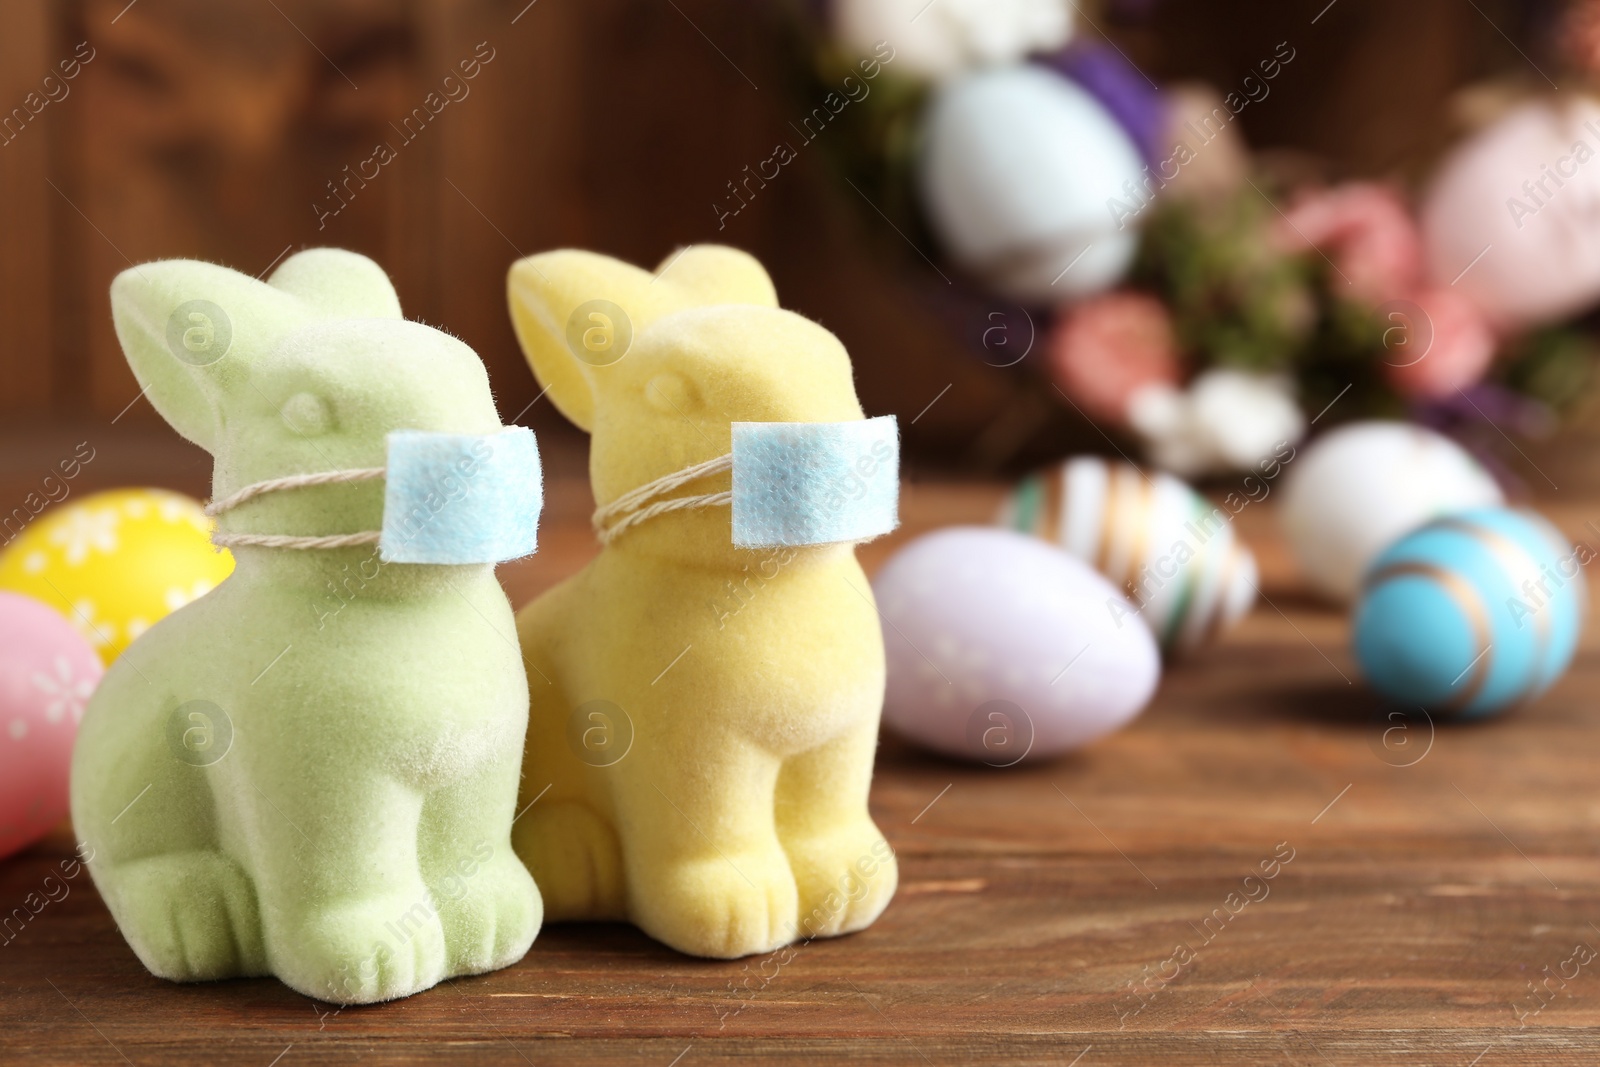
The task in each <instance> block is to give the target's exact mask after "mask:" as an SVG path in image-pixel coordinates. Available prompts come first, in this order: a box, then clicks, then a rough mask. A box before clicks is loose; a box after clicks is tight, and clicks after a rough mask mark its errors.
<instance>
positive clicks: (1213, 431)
mask: <svg viewBox="0 0 1600 1067" xmlns="http://www.w3.org/2000/svg"><path fill="white" fill-rule="evenodd" d="M1290 388H1291V386H1290V383H1289V382H1288V381H1287V380H1286V379H1284V378H1281V377H1278V376H1276V375H1262V374H1249V373H1246V372H1244V371H1237V370H1227V369H1217V370H1209V371H1206V372H1205V373H1204V374H1202V375H1200V376H1199V377H1198V378H1196V379H1195V380H1194V382H1193V383H1192V384H1191V385H1190V386H1189V388H1188V389H1187V390H1185V391H1182V392H1180V391H1179V390H1178V389H1176V388H1174V387H1173V386H1171V385H1169V384H1165V383H1161V384H1154V385H1149V386H1146V387H1145V388H1143V389H1141V390H1139V391H1138V392H1137V393H1135V394H1134V396H1133V397H1132V401H1131V403H1130V404H1129V408H1128V421H1129V422H1130V423H1131V424H1132V425H1133V428H1134V430H1135V431H1136V432H1137V433H1138V434H1139V435H1140V436H1141V437H1142V438H1144V441H1145V448H1146V451H1147V452H1148V453H1149V457H1150V461H1151V462H1152V463H1154V464H1155V465H1156V466H1159V467H1161V468H1162V469H1164V470H1169V471H1172V472H1173V473H1174V474H1176V475H1178V476H1179V477H1184V478H1192V477H1197V476H1199V475H1203V474H1211V473H1219V472H1224V471H1233V470H1244V469H1246V468H1248V467H1250V466H1252V465H1253V464H1255V463H1256V462H1257V461H1258V460H1260V459H1261V458H1262V457H1264V456H1266V455H1268V454H1269V453H1271V452H1273V451H1274V450H1275V449H1276V448H1277V447H1278V445H1279V444H1280V443H1281V442H1286V441H1287V442H1290V443H1293V442H1295V441H1298V440H1299V439H1300V437H1301V436H1302V435H1303V434H1304V433H1305V417H1304V416H1302V415H1301V414H1300V408H1299V406H1298V405H1296V404H1295V402H1294V399H1293V397H1291V396H1290V395H1289V391H1290Z"/></svg>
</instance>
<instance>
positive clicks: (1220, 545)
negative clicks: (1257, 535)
mask: <svg viewBox="0 0 1600 1067" xmlns="http://www.w3.org/2000/svg"><path fill="white" fill-rule="evenodd" d="M1000 523H1001V525H1004V526H1009V527H1011V528H1012V529H1014V530H1021V531H1023V532H1025V533H1031V534H1034V535H1035V536H1038V537H1042V538H1044V539H1045V540H1046V541H1050V542H1052V543H1054V544H1057V545H1060V546H1061V547H1062V548H1065V549H1066V550H1067V551H1068V552H1070V553H1071V554H1072V555H1074V556H1077V557H1078V558H1079V559H1081V560H1083V561H1084V562H1085V563H1088V564H1090V565H1091V566H1093V567H1094V568H1095V569H1096V570H1098V571H1099V572H1100V573H1101V574H1103V575H1105V577H1107V578H1109V579H1110V580H1111V581H1112V583H1113V584H1115V585H1116V586H1117V587H1118V588H1119V589H1121V590H1122V591H1123V592H1125V593H1126V594H1127V596H1128V599H1129V600H1130V601H1131V602H1132V603H1133V604H1134V605H1135V606H1137V607H1138V608H1139V614H1140V615H1141V617H1143V618H1144V620H1145V621H1146V622H1147V623H1148V624H1149V626H1150V629H1151V630H1152V631H1153V632H1154V633H1155V635H1156V639H1157V640H1158V641H1160V643H1161V647H1162V648H1164V649H1166V650H1167V651H1168V652H1175V651H1188V650H1190V649H1194V648H1198V647H1199V646H1201V645H1203V644H1205V643H1206V642H1207V641H1209V640H1211V639H1212V638H1213V637H1214V636H1216V635H1217V634H1218V633H1220V632H1221V631H1222V630H1224V629H1226V628H1227V627H1229V626H1231V625H1232V624H1233V623H1235V622H1237V621H1238V620H1239V618H1240V617H1241V616H1243V615H1244V613H1245V612H1246V611H1248V610H1249V609H1250V605H1251V603H1252V602H1253V601H1254V600H1255V593H1256V560H1255V556H1254V555H1252V554H1251V552H1250V550H1249V549H1248V548H1246V547H1245V546H1244V545H1242V544H1240V543H1239V540H1238V539H1237V538H1236V537H1235V536H1234V532H1233V525H1232V522H1231V517H1230V516H1229V515H1228V513H1227V512H1225V511H1224V510H1223V509H1221V508H1219V507H1215V506H1213V505H1212V504H1211V503H1210V502H1209V501H1207V500H1206V499H1205V498H1204V497H1202V496H1201V495H1200V494H1199V493H1197V492H1195V491H1194V490H1193V489H1191V488H1189V486H1187V485H1185V484H1184V483H1183V482H1181V481H1179V480H1178V479H1176V478H1174V477H1172V476H1171V475H1169V474H1160V473H1155V472H1146V471H1142V470H1140V469H1139V468H1138V467H1135V466H1133V465H1132V464H1131V463H1118V462H1113V461H1108V460H1104V459H1100V458H1099V457H1096V456H1082V457H1078V458H1075V459H1070V460H1067V461H1066V462H1065V463H1063V464H1061V465H1060V466H1058V467H1053V468H1050V469H1047V470H1043V471H1039V472H1038V473H1036V474H1034V475H1032V476H1030V477H1028V478H1027V479H1025V480H1024V481H1023V482H1022V484H1021V485H1019V486H1018V487H1017V489H1016V491H1015V492H1013V493H1012V494H1011V495H1010V496H1009V497H1008V498H1007V499H1006V502H1005V504H1004V505H1002V507H1001V512H1000Z"/></svg>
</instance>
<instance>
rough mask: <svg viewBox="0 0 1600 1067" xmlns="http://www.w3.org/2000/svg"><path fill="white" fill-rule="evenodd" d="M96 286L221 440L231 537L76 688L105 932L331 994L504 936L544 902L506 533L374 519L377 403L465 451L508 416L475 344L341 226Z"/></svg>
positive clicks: (516, 952) (380, 465) (389, 483)
mask: <svg viewBox="0 0 1600 1067" xmlns="http://www.w3.org/2000/svg"><path fill="white" fill-rule="evenodd" d="M111 303H112V310H113V314H114V317H115V321H116V330H117V336H118V338H119V339H120V341H121V343H122V347H123V350H124V352H125V353H126V355H127V358H128V362H129V364H130V365H131V366H132V368H133V371H134V374H135V376H136V377H137V378H138V380H139V383H140V384H141V385H142V386H143V387H144V389H145V390H146V392H145V395H146V396H148V398H149V399H150V401H151V403H152V404H154V405H155V407H156V409H157V410H158V411H159V412H160V413H161V414H162V416H164V417H165V418H166V420H167V421H168V422H169V423H171V424H172V426H173V427H174V428H175V429H176V430H177V431H178V432H179V433H180V434H182V435H183V436H184V437H186V438H188V439H189V440H190V441H193V442H195V443H196V444H198V445H200V446H201V447H203V448H205V449H206V450H207V451H209V452H210V453H211V454H212V455H213V457H214V458H215V461H216V462H215V469H214V476H213V486H212V488H213V495H214V498H215V500H216V501H218V502H220V503H214V504H213V505H212V508H211V510H212V513H213V514H218V513H220V518H219V519H218V523H217V533H216V536H215V538H214V540H216V541H217V543H218V544H221V545H228V546H230V547H231V548H232V550H233V552H234V554H235V557H236V561H237V565H236V567H235V570H234V573H233V574H232V575H231V576H230V577H229V578H228V579H227V580H226V581H225V582H223V583H222V584H221V585H220V586H218V587H217V588H216V589H215V590H213V591H212V592H211V593H208V594H207V595H205V596H203V597H201V598H200V599H199V600H196V601H195V602H193V603H191V604H189V605H188V606H186V607H184V608H182V609H181V610H179V611H177V612H175V613H174V614H172V615H170V616H168V617H167V618H165V619H164V620H162V621H161V622H159V623H158V624H156V625H155V626H154V627H152V628H151V629H150V630H149V631H148V632H147V633H146V634H144V635H143V636H142V637H141V638H139V640H138V641H137V642H135V643H134V645H133V646H132V647H130V648H129V649H128V651H127V652H126V653H124V654H123V656H122V657H121V658H120V659H119V660H117V661H116V662H115V663H114V664H112V666H111V668H110V670H108V671H107V673H106V676H105V680H104V682H103V684H102V685H101V686H100V688H99V690H98V691H97V692H96V693H95V695H94V698H93V700H92V701H91V702H90V705H89V707H88V709H87V711H86V713H85V715H84V719H83V724H82V730H81V733H80V735H79V737H78V742H77V748H76V750H75V753H74V758H73V767H72V816H73V822H74V824H75V827H76V831H77V835H78V839H79V841H80V847H81V849H82V850H83V852H84V853H85V854H86V855H88V856H90V861H89V869H90V871H91V873H92V874H93V877H94V882H95V885H96V886H97V887H98V888H99V890H100V893H101V894H102V896H103V897H104V898H105V901H106V904H107V905H108V906H109V908H110V909H111V913H112V915H113V916H114V917H115V919H116V922H117V925H118V927H119V928H120V929H121V931H122V933H123V936H124V937H126V938H127V940H128V943H129V944H130V945H131V946H132V947H133V950H134V951H135V952H136V953H137V954H138V956H139V959H140V960H141V961H142V962H143V963H144V964H145V966H146V967H148V968H149V969H150V970H151V971H152V972H153V973H155V974H157V975H159V976H161V977H163V978H168V979H172V980H174V981H199V980H206V979H217V978H227V977H234V976H249V975H268V974H271V975H276V976H277V977H278V978H279V979H280V980H282V981H283V982H284V983H285V984H287V985H289V986H290V987H292V988H294V989H296V990H298V991H299V992H301V993H304V994H306V995H307V996H311V997H316V998H318V999H321V1000H326V1001H331V1002H335V1003H341V1004H358V1003H370V1002H374V1001H381V1000H389V999H392V998H395V997H402V996H406V995H409V994H411V993H415V992H417V991H419V990H422V989H426V988H428V987H429V986H431V985H433V984H435V983H437V982H439V981H440V980H442V979H445V978H449V977H451V976H454V975H461V974H476V973H481V972H484V971H489V970H493V969H496V968H499V967H505V966H507V965H509V964H511V963H514V962H516V961H517V960H519V959H520V958H522V956H523V954H524V953H526V952H527V950H528V947H529V945H530V944H532V942H533V939H534V936H535V935H536V934H537V933H538V930H539V925H540V922H541V919H542V917H543V906H542V902H541V900H540V897H539V892H538V890H537V888H536V887H535V886H534V883H533V880H532V878H531V877H530V876H529V875H528V872H527V870H526V869H525V868H524V867H523V865H522V863H521V861H519V860H518V858H517V856H516V854H515V853H514V852H513V851H512V848H511V826H512V822H513V821H514V808H515V800H516V795H517V784H518V773H519V755H520V753H521V751H522V739H523V736H524V733H525V731H526V728H527V709H528V690H527V682H526V676H525V674H524V671H523V665H522V659H521V656H520V654H519V651H518V648H517V644H516V628H515V623H514V621H513V618H512V614H511V608H510V605H509V604H508V603H507V601H506V597H505V594H504V593H503V592H502V591H501V588H500V586H499V584H498V583H497V582H496V580H495V576H494V565H493V560H494V559H498V558H509V557H508V556H507V555H503V554H502V555H498V556H496V555H490V556H489V557H488V558H487V560H486V561H481V560H483V559H484V557H483V555H482V553H481V551H480V552H478V554H476V555H473V557H472V558H473V559H475V560H480V561H476V562H454V563H427V562H406V561H404V560H406V559H409V558H415V554H413V555H412V556H407V554H406V553H405V552H404V551H401V552H398V553H397V552H393V551H391V547H392V546H391V545H390V544H389V543H388V542H387V541H382V542H376V538H377V534H375V533H373V532H372V531H375V530H376V529H377V528H378V526H379V525H380V523H381V525H382V526H383V537H384V538H386V539H387V538H388V537H389V532H390V528H391V526H392V524H393V522H394V520H395V514H394V512H395V509H396V505H395V499H396V497H395V494H396V492H397V478H398V477H399V472H398V471H397V469H396V447H397V446H396V443H395V440H394V439H395V438H396V437H397V436H405V435H404V434H401V433H397V432H401V431H413V432H414V433H411V434H410V436H411V437H412V438H416V439H420V440H422V441H423V442H424V444H427V443H428V442H444V443H445V444H447V445H449V444H451V443H457V444H459V443H460V442H469V443H470V444H471V447H472V448H473V449H475V450H477V451H478V453H480V454H483V455H488V454H489V453H491V452H494V454H496V455H498V454H500V453H499V452H498V451H495V448H496V446H495V442H496V441H499V440H501V438H500V437H498V436H496V435H502V434H506V435H510V434H514V433H516V431H512V430H506V429H505V428H503V427H502V426H501V424H500V419H499V416H498V415H497V414H496V412H495V407H494V401H493V398H492V396H491V395H490V391H489V382H488V378H487V376H486V375H485V373H484V369H483V364H482V363H481V362H480V361H479V360H478V358H477V356H476V355H475V354H474V353H473V352H472V350H471V349H469V348H468V347H467V346H466V345H464V344H462V343H461V342H459V341H457V340H455V339H454V338H452V337H450V336H448V335H446V334H444V333H442V332H440V331H438V330H434V329H430V328H429V327H427V326H424V325H421V324H419V323H415V322H407V321H405V320H404V319H402V318H401V316H400V306H399V301H398V299H397V298H396V296H395V292H394V289H393V288H392V287H391V285H390V283H389V280H388V278H387V277H385V275H384V274H383V272H382V270H381V269H380V268H379V267H378V266H377V265H376V264H374V263H373V262H372V261H370V260H368V259H366V258H365V257H363V256H359V255H355V254H353V253H350V252H341V251H336V250H332V249H316V250H312V251H307V252H302V253H300V254H298V255H295V256H293V257H291V258H290V259H288V260H286V261H285V262H284V263H283V265H282V266H280V267H279V268H278V269H277V270H276V271H275V272H274V273H273V274H272V276H271V278H270V280H268V281H267V282H260V281H257V280H255V279H253V278H251V277H249V276H247V275H244V274H240V273H237V272H235V271H232V270H228V269H226V268H223V267H218V266H213V265H211V264H207V263H198V262H193V261H183V260H174V261H166V262H159V263H147V264H144V265H142V266H139V267H135V268H132V269H130V270H127V271H125V272H123V273H122V274H121V275H119V276H118V277H117V279H116V281H115V282H114V283H113V284H112V287H111ZM520 433H521V434H523V435H525V436H526V438H527V441H526V445H527V447H528V448H531V447H532V435H531V434H528V433H527V431H520ZM386 446H387V449H388V451H387V453H386ZM469 460H470V456H469ZM386 461H387V464H388V468H387V470H385V464H386ZM491 466H492V464H484V465H481V468H480V466H475V465H474V464H473V463H472V462H468V463H466V464H463V466H462V468H461V471H460V477H461V478H462V479H465V481H466V482H470V481H471V480H472V479H473V477H475V476H476V477H478V478H479V480H480V481H484V482H487V480H488V479H487V478H486V477H485V476H484V475H482V474H481V472H480V470H488V469H490V467H491ZM523 473H526V471H525V470H524V471H523ZM532 473H533V476H534V477H535V479H536V478H537V455H536V453H535V454H534V460H533V468H532ZM446 477H447V481H448V477H449V475H447V476H446ZM462 484H464V483H461V482H460V480H459V479H458V484H456V486H455V489H460V488H461V485H462ZM454 491H455V490H454V489H452V490H449V491H448V492H447V491H445V490H440V491H439V492H438V493H435V494H432V495H430V496H429V497H428V498H427V499H428V504H427V505H426V506H421V505H418V507H417V508H416V509H415V510H414V511H413V512H412V518H413V519H415V520H416V521H418V522H419V523H420V524H422V525H426V524H428V523H429V522H433V520H434V518H435V514H434V512H430V511H428V510H427V509H428V508H430V507H434V505H435V504H437V505H438V507H440V508H444V507H446V505H448V504H449V502H450V500H455V499H457V497H456V496H454V495H451V494H452V493H454ZM535 492H537V489H536V488H535ZM447 496H448V497H449V498H450V500H447V499H446V497H447ZM474 499H477V498H474ZM534 510H535V513H536V510H537V508H536V505H535V509H534ZM441 514H443V513H441ZM446 517H448V516H446ZM469 517H470V516H469ZM535 521H536V516H535ZM443 522H444V519H443V518H440V519H439V520H438V522H437V523H434V528H433V530H432V532H437V530H438V528H439V526H440V524H442V523H443ZM426 540H427V538H426V537H422V538H420V541H426ZM375 542H376V544H377V547H375ZM525 551H531V545H530V546H525V547H524V548H523V549H522V550H520V551H519V553H518V554H521V553H523V552H525ZM422 555H423V556H426V553H422Z"/></svg>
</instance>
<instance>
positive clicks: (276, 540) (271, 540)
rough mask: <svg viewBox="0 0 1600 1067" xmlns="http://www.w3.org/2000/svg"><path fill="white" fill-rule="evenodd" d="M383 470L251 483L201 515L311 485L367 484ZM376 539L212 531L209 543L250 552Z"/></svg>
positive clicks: (371, 535)
mask: <svg viewBox="0 0 1600 1067" xmlns="http://www.w3.org/2000/svg"><path fill="white" fill-rule="evenodd" d="M385 470H386V468H384V467H359V468H356V469H353V470H343V471H317V472H315V473H312V474H290V475H285V476H284V477H282V478H268V479H267V480H265V481H261V482H252V483H251V484H249V485H247V486H245V487H244V488H243V489H240V490H239V491H238V492H236V493H233V494H232V495H230V496H228V497H225V498H223V499H222V500H213V501H212V502H211V503H209V504H207V505H206V508H205V511H206V514H207V515H210V516H212V517H213V518H214V517H216V516H218V515H221V514H222V513H223V512H225V511H231V510H233V509H234V508H236V507H238V506H239V505H241V504H245V503H248V502H249V501H251V500H254V499H255V498H256V497H258V496H261V495H263V494H265V493H276V492H280V491H282V490H284V489H300V488H304V487H305V486H311V485H338V484H343V483H348V482H369V481H373V480H375V479H378V478H382V477H383V476H384V473H385ZM380 536H382V535H381V533H380V532H379V531H377V530H365V531H362V532H361V533H350V534H329V535H327V536H325V537H296V536H293V535H290V534H253V533H225V532H223V531H222V530H213V531H212V533H211V543H212V544H214V545H216V546H217V547H219V548H233V547H236V546H239V545H246V546H250V547H254V548H296V549H318V548H354V547H357V546H359V545H375V544H377V543H378V538H379V537H380Z"/></svg>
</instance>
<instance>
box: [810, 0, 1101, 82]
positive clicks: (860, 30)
mask: <svg viewBox="0 0 1600 1067" xmlns="http://www.w3.org/2000/svg"><path fill="white" fill-rule="evenodd" d="M1073 8H1074V4H1073V3H1072V2H1071V0H936V2H935V3H929V2H928V0H834V5H833V29H834V35H835V36H836V37H837V38H838V39H839V42H840V43H841V44H842V45H844V47H845V48H846V49H848V50H850V51H851V52H854V53H856V54H858V55H862V56H866V55H871V54H873V50H874V49H875V48H876V47H877V45H878V44H879V43H880V42H884V43H887V44H888V45H889V47H891V48H893V49H894V56H895V59H894V64H895V69H896V70H901V71H907V72H909V73H911V74H913V75H917V76H919V77H924V78H928V79H931V80H934V81H940V80H943V79H946V78H949V77H951V76H953V75H956V74H961V73H963V72H965V71H968V70H972V69H974V68H977V67H989V66H998V65H1002V64H1007V63H1015V62H1016V61H1017V60H1020V59H1022V58H1023V57H1024V56H1026V55H1028V54H1029V53H1032V52H1049V51H1053V50H1055V49H1057V48H1060V47H1061V46H1062V45H1064V44H1066V43H1067V39H1068V38H1069V37H1071V36H1072V21H1073Z"/></svg>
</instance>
